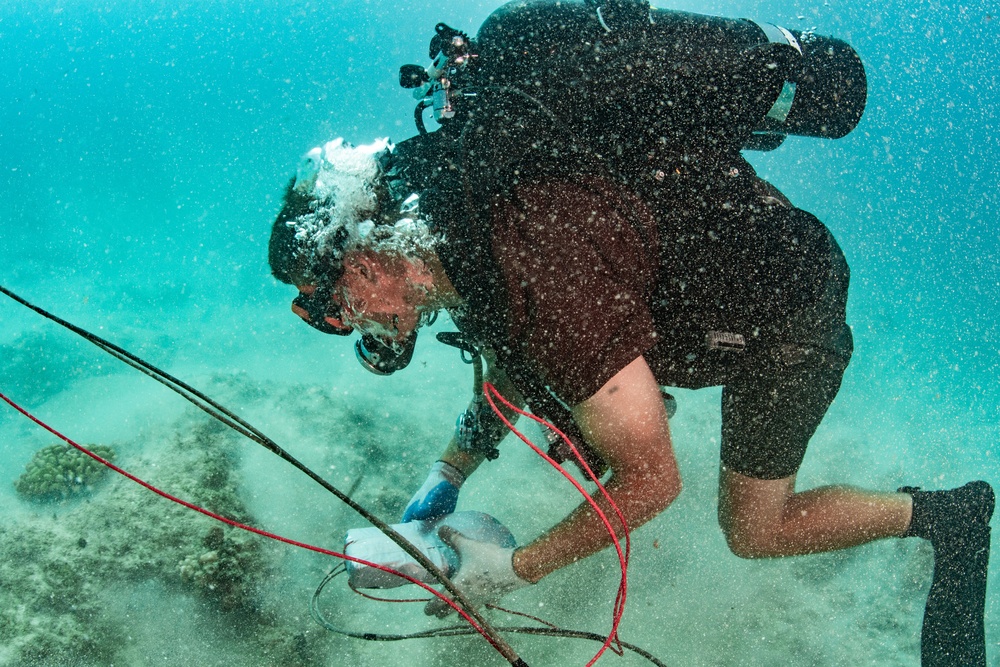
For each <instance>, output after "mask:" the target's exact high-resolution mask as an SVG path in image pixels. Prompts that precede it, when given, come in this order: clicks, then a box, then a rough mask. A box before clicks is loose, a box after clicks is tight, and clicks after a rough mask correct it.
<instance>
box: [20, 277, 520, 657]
mask: <svg viewBox="0 0 1000 667" xmlns="http://www.w3.org/2000/svg"><path fill="white" fill-rule="evenodd" d="M0 292H2V293H3V294H6V295H7V296H9V297H10V298H11V299H13V300H14V301H17V302H18V303H20V304H21V305H22V306H25V307H26V308H30V309H31V310H33V311H35V312H36V313H38V314H39V315H41V316H42V317H44V318H46V319H48V320H51V321H52V322H55V323H56V324H58V325H60V326H62V327H64V328H66V329H69V330H70V331H72V332H73V333H75V334H77V335H78V336H80V337H82V338H83V339H84V340H86V341H87V342H89V343H93V344H94V345H96V346H97V347H99V348H100V349H102V350H104V351H105V352H107V353H108V354H110V355H111V356H113V357H115V358H117V359H119V360H121V361H122V362H124V363H126V364H128V365H129V366H131V367H132V368H135V369H136V370H138V371H139V372H141V373H143V374H144V375H147V376H149V377H151V378H153V379H154V380H156V381H157V382H159V383H160V384H162V385H163V386H165V387H167V388H168V389H170V390H171V391H174V392H176V393H177V394H179V395H180V396H182V397H183V398H184V399H186V400H187V401H189V402H190V403H192V404H194V405H195V406H197V407H198V408H200V409H201V410H203V411H205V412H206V413H207V414H208V415H210V416H211V417H214V418H215V419H218V420H219V421H220V422H222V423H223V424H225V425H226V426H229V427H230V428H232V429H233V430H235V431H237V432H238V433H240V434H241V435H244V436H246V437H247V438H249V439H250V440H253V441H254V442H256V443H258V444H260V445H262V446H263V447H265V448H266V449H267V450H268V451H270V452H271V453H273V454H275V455H277V456H279V457H280V458H281V459H282V460H284V461H286V462H288V463H290V464H291V465H292V466H293V467H294V468H296V469H297V470H299V471H301V472H303V473H305V474H306V475H307V476H308V477H309V478H310V479H312V480H313V481H315V482H316V483H317V484H319V485H320V486H322V487H323V488H324V489H326V490H327V491H329V492H330V493H332V494H333V495H334V496H336V497H337V498H338V499H340V500H341V501H342V502H344V503H345V504H346V505H347V506H348V507H350V508H351V509H353V510H354V511H355V512H357V513H358V514H359V515H361V517H362V518H364V519H365V520H366V521H368V522H369V523H371V524H372V525H373V526H375V527H376V528H377V529H378V530H379V531H381V532H382V533H383V534H385V535H386V536H387V537H388V538H389V539H390V540H392V541H393V542H395V543H396V544H397V545H398V546H399V547H400V548H401V549H402V550H403V551H405V552H406V553H407V554H408V555H410V556H411V557H412V558H413V559H414V560H416V561H417V562H418V563H419V564H420V565H421V566H422V567H423V568H424V569H426V570H427V571H428V572H429V573H430V574H431V575H432V576H433V577H434V578H435V579H436V580H437V581H438V582H439V583H441V584H442V585H443V586H444V587H445V589H447V590H448V592H449V593H451V594H452V595H453V596H454V599H455V600H456V601H457V602H459V603H461V604H462V606H463V607H464V608H465V611H466V613H468V614H469V616H471V617H472V618H473V619H475V621H476V622H477V623H478V624H479V626H480V628H482V629H483V632H484V633H485V634H487V635H489V641H490V643H491V644H492V645H493V647H494V648H495V649H496V650H497V651H498V652H499V653H500V654H501V655H503V656H504V658H506V659H507V660H508V662H510V663H511V664H512V665H516V664H518V662H517V661H520V658H518V657H517V654H516V653H515V652H514V650H513V649H512V648H511V647H510V646H509V645H508V644H507V643H506V642H505V641H503V639H502V638H501V637H500V636H499V635H498V634H497V633H496V631H495V630H494V629H493V628H492V626H491V625H490V624H489V623H488V622H487V621H486V619H484V618H483V617H482V615H481V614H480V613H479V612H478V611H476V609H475V608H474V607H473V606H472V605H471V604H469V602H468V600H466V598H465V596H464V594H463V593H462V591H461V590H460V589H459V588H458V587H457V586H455V584H454V583H452V581H451V579H449V578H448V577H447V576H445V574H444V573H443V572H442V571H441V570H440V568H438V567H437V566H436V565H434V563H433V562H431V560H430V559H429V558H427V556H426V555H424V553H423V552H422V551H420V549H418V548H417V547H415V546H414V545H413V543H412V542H410V541H409V540H407V539H406V538H405V537H403V536H402V535H400V534H399V533H397V532H396V531H395V530H393V529H392V527H390V526H389V525H388V524H387V523H385V522H384V521H382V520H381V519H379V518H378V517H377V516H375V515H374V514H372V513H371V512H369V511H368V510H367V509H365V508H364V507H363V506H362V505H359V504H358V503H356V502H355V501H354V500H352V499H351V497H350V496H348V495H347V494H346V493H344V492H343V491H341V490H340V489H338V488H337V487H335V486H333V485H332V484H330V483H329V482H328V481H326V480H325V479H323V478H322V477H320V476H319V475H318V474H317V473H316V472H314V471H313V470H312V469H311V468H309V467H308V466H306V465H305V464H304V463H302V462H301V461H299V460H298V459H296V458H295V457H294V456H292V455H291V454H289V453H288V452H287V451H285V450H284V449H282V448H281V446H280V445H278V443H276V442H275V441H274V440H272V439H271V438H269V437H267V436H266V435H264V434H263V433H262V432H261V431H260V430H258V429H257V428H255V427H254V426H252V425H251V424H249V423H248V422H246V421H244V420H243V419H242V418H240V417H239V416H238V415H236V414H234V413H233V412H231V411H229V410H228V409H226V408H225V407H223V406H222V405H220V404H219V403H217V402H216V401H214V400H213V399H211V398H209V397H208V396H206V395H205V394H203V393H202V392H200V391H198V390H197V389H195V388H194V387H192V386H190V385H188V384H186V383H185V382H183V381H181V380H179V379H177V378H175V377H174V376H172V375H170V374H169V373H167V372H166V371H163V370H161V369H159V368H157V367H156V366H153V365H152V364H150V363H149V362H147V361H145V360H143V359H141V358H139V357H137V356H136V355H134V354H132V353H131V352H129V351H128V350H125V349H124V348H121V347H118V346H117V345H115V344H114V343H111V342H110V341H107V340H105V339H103V338H101V337H100V336H98V335H96V334H93V333H91V332H89V331H87V330H86V329H83V328H82V327H78V326H76V325H75V324H72V323H71V322H68V321H66V320H64V319H62V318H61V317H59V316H57V315H54V314H52V313H50V312H48V311H47V310H45V309H43V308H40V307H39V306H36V305H34V304H33V303H31V302H29V301H27V300H26V299H24V298H22V297H20V296H18V295H17V294H15V293H14V292H12V291H10V290H8V289H7V288H6V287H4V286H3V285H0ZM470 630H472V631H473V632H478V630H475V629H473V628H470Z"/></svg>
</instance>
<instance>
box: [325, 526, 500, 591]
mask: <svg viewBox="0 0 1000 667" xmlns="http://www.w3.org/2000/svg"><path fill="white" fill-rule="evenodd" d="M442 526H448V527H449V528H453V529H454V530H457V531H458V532H460V533H461V534H462V535H464V536H466V537H468V538H469V539H471V540H475V541H477V542H489V543H490V544H495V545H497V546H499V547H503V548H505V549H511V548H514V547H515V546H517V543H516V542H515V540H514V536H513V535H511V532H510V531H509V530H507V527H506V526H504V525H503V524H502V523H500V522H499V521H497V520H496V519H495V518H493V517H492V516H490V515H489V514H485V513H483V512H470V511H464V512H454V513H452V514H446V515H444V516H441V517H438V518H436V519H428V520H426V521H410V522H408V523H398V524H394V525H393V526H392V529H393V530H395V531H396V532H397V533H399V534H400V535H403V536H404V537H405V538H406V539H407V540H409V541H410V543H412V544H413V545H414V546H416V547H417V548H418V549H420V551H421V552H422V553H423V554H424V555H425V556H427V558H428V560H430V561H431V562H432V563H434V564H435V565H437V566H438V568H439V569H440V570H441V571H442V572H444V573H445V574H446V575H448V576H449V577H450V576H452V575H454V574H455V573H456V572H458V566H459V558H458V554H457V553H456V552H455V549H454V548H452V547H451V546H450V545H449V544H448V543H446V542H445V541H444V540H442V539H441V537H440V535H439V534H438V529H440V528H441V527H442ZM344 553H345V554H347V555H349V556H354V557H355V558H357V559H358V560H357V561H348V563H347V583H348V585H349V586H350V587H351V588H396V587H397V586H402V585H403V584H406V583H408V580H406V579H401V578H400V577H398V576H396V575H394V574H391V573H390V572H387V571H386V570H385V569H382V568H373V567H369V566H368V565H366V564H364V563H363V562H362V561H367V562H370V563H377V564H378V565H382V566H384V567H385V568H388V569H390V570H393V571H396V572H404V573H406V574H408V575H410V576H411V577H413V578H414V579H419V580H420V581H423V582H425V583H430V582H433V581H434V577H433V576H432V575H431V574H430V573H429V572H428V571H427V570H425V569H424V568H423V567H422V566H421V565H420V563H418V562H417V561H416V560H414V559H413V558H412V557H411V556H410V555H409V554H407V553H406V552H405V551H403V550H402V549H400V548H399V545H397V544H396V543H394V542H393V541H392V540H390V539H389V538H387V537H386V536H385V534H384V533H382V532H381V531H380V530H378V529H376V528H354V529H351V530H349V531H347V535H346V536H344Z"/></svg>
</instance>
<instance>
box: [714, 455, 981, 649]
mask: <svg viewBox="0 0 1000 667" xmlns="http://www.w3.org/2000/svg"><path fill="white" fill-rule="evenodd" d="M993 507H994V496H993V490H992V489H991V488H990V486H989V484H987V483H985V482H972V483H970V484H967V485H965V486H963V487H961V488H958V489H953V490H951V491H931V492H923V491H918V490H917V489H905V492H904V493H874V492H870V491H864V490H861V489H856V488H852V487H846V486H826V487H821V488H818V489H812V490H810V491H804V492H802V493H796V492H795V477H794V476H792V477H787V478H785V479H779V480H759V479H753V478H751V477H746V476H745V475H740V474H739V473H736V472H733V471H730V470H726V469H725V468H723V470H722V473H721V475H720V478H719V523H720V524H721V525H722V529H723V531H724V532H725V534H726V540H727V541H728V542H729V547H730V549H732V551H733V553H735V554H736V555H738V556H741V557H743V558H768V557H775V556H794V555H800V554H808V553H817V552H821V551H834V550H837V549H844V548H847V547H852V546H857V545H859V544H865V543H867V542H871V541H873V540H877V539H880V538H883V537H893V536H898V537H911V536H913V537H922V538H924V539H927V540H929V541H930V542H931V544H932V545H933V547H934V581H933V582H932V584H931V590H930V593H929V595H928V598H927V607H926V609H925V611H924V624H923V632H922V634H921V651H920V652H921V665H922V667H985V666H986V644H985V635H984V632H983V630H984V628H983V614H984V611H985V606H984V605H985V599H986V577H987V568H988V564H989V552H990V528H989V521H990V518H991V517H992V515H993Z"/></svg>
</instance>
